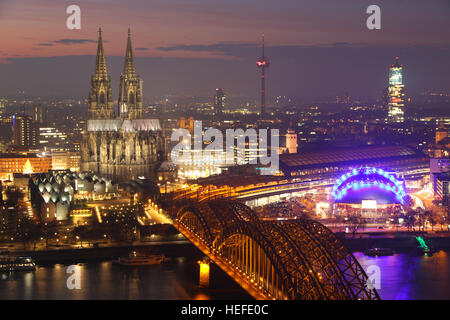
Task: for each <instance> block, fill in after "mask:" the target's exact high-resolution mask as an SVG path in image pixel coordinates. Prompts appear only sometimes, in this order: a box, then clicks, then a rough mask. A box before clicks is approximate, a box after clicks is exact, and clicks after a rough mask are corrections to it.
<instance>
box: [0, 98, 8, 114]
mask: <svg viewBox="0 0 450 320" xmlns="http://www.w3.org/2000/svg"><path fill="white" fill-rule="evenodd" d="M7 104H8V100H6V99H2V98H0V114H3V113H5V111H6V105H7Z"/></svg>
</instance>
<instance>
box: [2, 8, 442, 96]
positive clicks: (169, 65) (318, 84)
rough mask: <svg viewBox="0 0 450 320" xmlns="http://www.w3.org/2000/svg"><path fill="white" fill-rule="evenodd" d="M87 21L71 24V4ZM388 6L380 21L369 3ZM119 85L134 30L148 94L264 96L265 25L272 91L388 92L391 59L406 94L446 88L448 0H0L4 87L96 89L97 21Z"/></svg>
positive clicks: (62, 91)
mask: <svg viewBox="0 0 450 320" xmlns="http://www.w3.org/2000/svg"><path fill="white" fill-rule="evenodd" d="M71 4H76V5H79V6H80V8H81V30H68V29H67V28H66V19H67V17H68V14H66V8H67V6H69V5H71ZM371 4H377V5H379V6H380V7H381V27H382V29H381V30H368V29H367V28H366V19H367V17H368V16H369V15H368V14H366V8H367V7H368V6H369V5H371ZM100 26H101V27H102V29H103V39H104V41H105V44H104V48H105V54H106V56H107V63H108V71H109V73H110V76H111V77H112V80H113V85H114V86H113V94H114V96H115V97H116V96H117V94H118V80H119V75H120V71H121V69H122V66H123V55H124V52H125V46H126V37H127V29H128V27H130V28H131V30H132V37H133V46H134V53H135V56H136V57H137V58H136V66H137V71H138V73H139V74H140V76H141V77H142V78H143V80H144V94H145V95H147V96H148V95H150V96H154V95H165V94H180V95H181V94H183V95H204V96H209V95H212V94H213V91H214V88H216V87H223V88H224V90H225V91H226V92H227V94H229V95H230V96H248V97H251V98H253V97H254V98H256V97H257V95H258V88H259V78H258V70H257V68H256V66H255V63H254V61H255V59H256V58H257V57H258V55H259V54H260V49H259V41H260V37H261V34H263V33H264V35H265V38H266V43H267V50H266V53H267V56H268V58H269V60H270V61H271V66H270V68H269V69H268V71H267V86H268V90H267V91H268V94H269V95H270V96H276V95H289V96H299V97H310V96H330V95H335V94H343V93H345V92H348V93H350V94H351V95H354V96H365V95H367V96H371V97H377V96H378V95H381V91H382V90H383V88H384V87H385V86H386V85H387V73H388V67H389V65H390V64H391V63H392V62H393V60H394V57H395V56H397V55H398V56H400V61H401V63H402V64H403V65H404V67H405V71H404V72H405V83H406V86H407V87H406V92H407V94H408V93H409V94H411V95H417V94H420V93H425V92H428V91H445V92H450V76H449V75H450V1H448V0H429V1H423V0H386V1H366V0H339V1H336V0H306V1H304V0H276V1H275V0H270V1H269V0H148V1H145V0H128V1H117V0H90V1H81V0H76V1H74V0H73V1H63V0H46V1H41V0H28V1H27V0H14V1H0V39H1V45H0V96H4V95H12V94H14V93H16V92H17V91H19V90H24V91H25V92H26V93H28V94H31V95H41V96H52V95H55V96H65V95H70V96H72V95H73V96H79V97H85V96H87V93H88V91H89V86H90V84H89V78H90V76H91V75H92V73H93V70H94V64H95V57H94V55H95V53H96V41H97V29H98V27H100Z"/></svg>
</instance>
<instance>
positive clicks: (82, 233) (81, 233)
mask: <svg viewBox="0 0 450 320" xmlns="http://www.w3.org/2000/svg"><path fill="white" fill-rule="evenodd" d="M72 233H73V236H74V238H75V239H76V240H80V242H81V247H83V239H84V238H85V237H86V233H87V227H86V226H83V225H81V226H76V227H75V228H73V230H72Z"/></svg>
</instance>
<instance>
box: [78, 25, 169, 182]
mask: <svg viewBox="0 0 450 320" xmlns="http://www.w3.org/2000/svg"><path fill="white" fill-rule="evenodd" d="M142 104H143V98H142V80H141V79H140V77H139V76H138V75H137V73H136V68H135V65H134V58H133V51H132V45H131V34H130V31H129V30H128V41H127V49H126V54H125V65H124V69H123V73H122V74H121V76H120V93H119V110H118V114H117V116H116V114H115V113H114V110H113V98H112V89H111V79H110V77H109V75H108V72H107V68H106V59H105V56H104V52H103V41H102V34H101V30H99V39H98V48H97V59H96V67H95V73H94V75H93V76H92V78H91V92H90V95H89V102H88V121H87V128H86V130H85V131H84V133H83V139H82V144H81V167H82V171H91V172H95V173H98V174H100V175H102V176H104V177H107V178H108V179H112V180H114V181H117V182H126V181H129V180H134V179H137V178H138V177H147V178H155V179H156V171H157V168H158V166H159V164H160V163H161V162H162V161H163V160H164V157H165V154H166V152H165V141H164V139H163V136H162V131H161V127H160V123H159V120H158V119H143V118H142Z"/></svg>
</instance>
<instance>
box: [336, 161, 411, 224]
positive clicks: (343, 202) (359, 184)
mask: <svg viewBox="0 0 450 320" xmlns="http://www.w3.org/2000/svg"><path fill="white" fill-rule="evenodd" d="M331 197H332V201H333V202H334V208H335V212H338V213H344V212H345V213H347V214H348V213H361V214H363V215H364V214H365V213H366V214H368V215H370V216H374V215H381V214H384V213H389V212H392V211H393V210H395V209H397V208H401V206H402V205H403V203H404V202H405V197H406V192H405V183H404V181H402V180H400V179H398V178H397V177H396V176H395V175H394V174H391V173H389V172H387V171H385V170H383V169H377V168H372V167H364V168H359V169H353V170H351V171H349V172H347V173H346V174H344V175H342V176H341V177H340V178H339V179H337V181H336V183H335V185H334V187H333V189H332V191H331Z"/></svg>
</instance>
